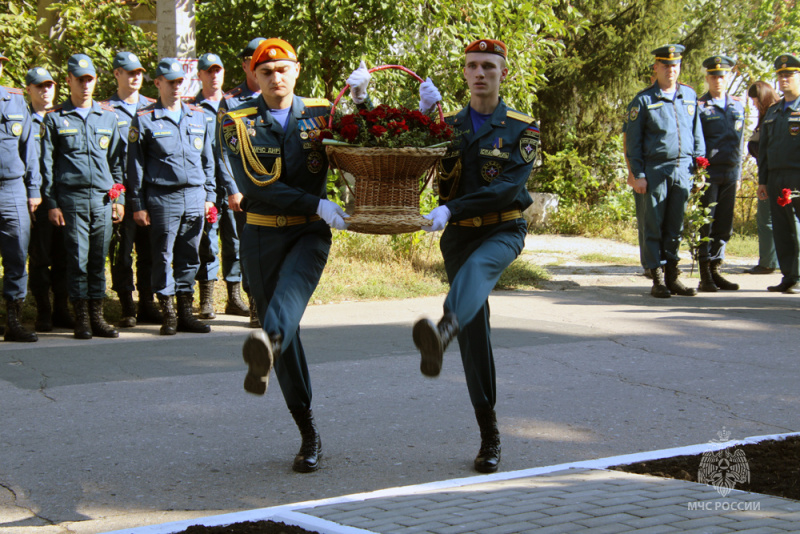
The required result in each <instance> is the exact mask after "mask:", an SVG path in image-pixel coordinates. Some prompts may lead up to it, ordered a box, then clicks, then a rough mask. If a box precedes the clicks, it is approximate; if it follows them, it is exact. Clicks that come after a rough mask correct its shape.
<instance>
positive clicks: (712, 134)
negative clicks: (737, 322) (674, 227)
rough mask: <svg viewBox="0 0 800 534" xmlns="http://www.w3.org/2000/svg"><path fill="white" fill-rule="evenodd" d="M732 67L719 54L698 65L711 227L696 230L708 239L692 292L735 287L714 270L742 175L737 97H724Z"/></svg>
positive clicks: (741, 114)
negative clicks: (703, 86)
mask: <svg viewBox="0 0 800 534" xmlns="http://www.w3.org/2000/svg"><path fill="white" fill-rule="evenodd" d="M735 65H736V60H734V59H732V58H729V57H727V56H722V55H719V56H714V57H710V58H707V59H706V60H705V61H703V67H705V68H706V83H707V84H708V92H707V93H706V94H704V95H703V96H701V97H700V98H699V99H698V100H697V101H698V103H699V104H698V109H699V111H700V122H701V124H702V125H703V138H704V140H705V144H706V154H708V162H709V166H708V169H707V171H708V180H709V185H708V187H707V188H706V190H705V192H704V193H703V198H702V200H701V205H702V206H703V207H708V208H709V209H710V210H711V211H710V213H709V215H710V217H712V218H713V221H712V222H711V224H707V225H704V226H703V227H702V228H701V229H700V235H701V237H708V238H709V240H708V241H703V242H701V243H700V246H699V247H698V256H699V257H698V261H699V263H700V285H699V286H698V288H697V289H698V290H699V291H704V292H715V291H717V289H724V290H730V291H734V290H737V289H739V284H735V283H733V282H731V281H729V280H727V279H725V277H723V276H722V274H720V272H719V269H720V267H721V266H722V261H723V260H724V259H725V244H726V243H727V242H728V241H730V239H731V236H732V235H733V207H734V204H735V203H736V190H737V189H738V187H739V180H740V179H741V175H742V133H743V131H744V117H745V114H744V106H743V105H742V100H741V99H740V98H738V97H735V96H733V95H728V94H727V93H726V85H727V82H728V73H729V72H730V71H731V69H732V68H733V67H734V66H735Z"/></svg>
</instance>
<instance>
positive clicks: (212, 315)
mask: <svg viewBox="0 0 800 534" xmlns="http://www.w3.org/2000/svg"><path fill="white" fill-rule="evenodd" d="M215 282H216V281H215V280H203V281H202V282H200V314H199V315H200V318H201V319H216V318H217V314H216V312H215V311H214V283H215Z"/></svg>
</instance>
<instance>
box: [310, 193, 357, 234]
mask: <svg viewBox="0 0 800 534" xmlns="http://www.w3.org/2000/svg"><path fill="white" fill-rule="evenodd" d="M317 215H319V216H320V217H321V218H322V220H323V221H325V222H326V223H328V226H330V227H331V228H336V229H337V230H347V223H345V222H344V220H345V218H346V217H350V216H349V215H348V214H346V213H345V212H343V211H342V208H340V207H339V204H337V203H336V202H331V201H330V200H327V199H324V198H322V199H320V201H319V204H317Z"/></svg>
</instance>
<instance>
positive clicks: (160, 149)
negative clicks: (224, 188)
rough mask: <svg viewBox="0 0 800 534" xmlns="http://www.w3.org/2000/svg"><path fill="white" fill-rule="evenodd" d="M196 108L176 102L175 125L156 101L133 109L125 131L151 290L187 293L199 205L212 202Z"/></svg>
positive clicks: (204, 136) (202, 125) (201, 213)
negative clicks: (146, 232)
mask: <svg viewBox="0 0 800 534" xmlns="http://www.w3.org/2000/svg"><path fill="white" fill-rule="evenodd" d="M213 135H214V129H213V128H212V127H211V126H209V125H208V122H207V121H206V114H205V112H203V110H202V108H198V107H196V106H191V105H187V104H184V103H181V119H180V121H179V122H178V123H175V122H173V120H172V119H171V118H170V117H169V116H168V115H167V114H166V113H165V109H164V107H163V106H162V105H161V103H160V101H159V102H156V103H154V104H151V105H150V106H148V107H146V108H144V109H142V110H141V111H139V113H138V114H137V116H136V117H135V118H134V120H133V124H132V125H131V128H130V131H129V133H128V183H129V185H130V187H131V189H130V205H131V209H133V210H134V211H142V210H147V211H148V213H149V214H150V225H151V230H150V242H151V245H152V255H153V276H152V287H153V290H154V291H155V292H156V293H157V294H158V295H160V296H171V295H174V294H176V293H193V291H194V278H195V275H196V274H197V269H198V267H199V266H200V257H199V255H198V247H199V245H200V235H201V233H202V231H203V223H204V222H205V203H206V202H214V201H215V200H216V192H215V189H214V161H213V157H214V155H213V152H212V150H211V137H212V136H213Z"/></svg>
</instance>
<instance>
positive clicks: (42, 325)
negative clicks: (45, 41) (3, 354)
mask: <svg viewBox="0 0 800 534" xmlns="http://www.w3.org/2000/svg"><path fill="white" fill-rule="evenodd" d="M25 86H26V87H25V90H26V91H27V92H28V97H29V98H30V101H31V104H30V113H31V118H32V119H33V122H32V123H31V124H32V126H33V131H34V137H35V138H36V153H37V155H38V156H37V160H38V159H39V158H40V157H41V151H42V125H43V124H44V118H45V115H46V114H47V112H48V111H49V110H50V109H52V108H53V102H54V100H55V96H56V83H55V81H54V80H53V77H52V76H51V75H50V73H49V72H48V71H47V69H44V68H42V67H34V68H32V69H31V70H29V71H28V73H27V74H26V75H25ZM48 215H49V214H48V210H47V207H46V206H44V204H40V205H39V207H38V208H37V209H36V213H35V214H34V221H33V225H32V226H31V242H30V245H29V246H28V255H29V257H30V259H29V262H28V288H29V289H30V292H31V293H33V297H34V298H35V299H36V312H37V314H36V330H37V331H39V332H51V331H52V330H53V326H58V327H61V328H68V329H70V330H72V329H73V328H75V321H74V320H73V319H72V313H71V312H70V310H69V294H68V292H67V274H66V269H67V249H66V248H65V247H64V229H63V228H62V227H60V226H53V225H52V224H51V223H50V219H49V217H48ZM51 289H52V291H53V304H52V306H51V304H50V290H51Z"/></svg>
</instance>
